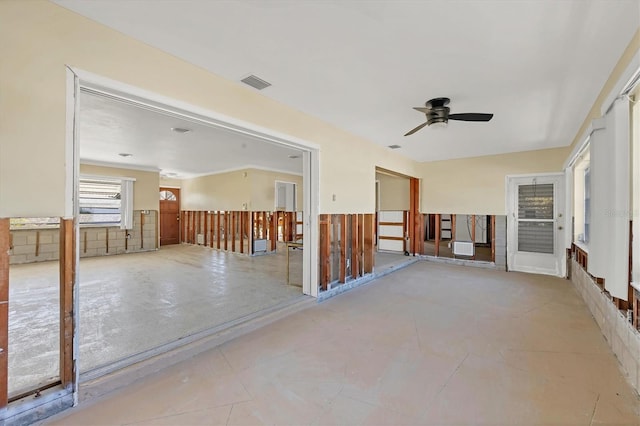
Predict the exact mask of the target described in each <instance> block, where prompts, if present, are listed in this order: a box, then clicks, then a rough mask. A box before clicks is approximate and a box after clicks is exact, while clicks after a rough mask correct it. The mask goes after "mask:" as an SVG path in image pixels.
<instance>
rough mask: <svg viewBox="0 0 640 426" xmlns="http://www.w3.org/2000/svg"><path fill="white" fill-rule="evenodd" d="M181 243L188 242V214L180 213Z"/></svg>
mask: <svg viewBox="0 0 640 426" xmlns="http://www.w3.org/2000/svg"><path fill="white" fill-rule="evenodd" d="M180 242H183V243H186V242H187V212H186V211H184V210H182V211H181V212H180Z"/></svg>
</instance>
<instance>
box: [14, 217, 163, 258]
mask: <svg viewBox="0 0 640 426" xmlns="http://www.w3.org/2000/svg"><path fill="white" fill-rule="evenodd" d="M143 222H144V223H143ZM157 229H158V212H157V211H156V210H147V211H142V210H134V212H133V229H130V230H123V229H120V228H119V227H114V226H110V227H103V226H87V227H81V228H80V239H79V240H78V245H79V248H80V257H95V256H107V255H112V254H124V253H137V252H141V251H150V250H155V249H156V248H157V244H156V241H157V236H158V234H157ZM59 248H60V230H59V229H58V228H55V229H19V230H12V231H11V248H10V251H9V254H10V257H9V262H10V263H11V264H12V265H16V264H21V263H33V262H44V261H48V260H58V254H59Z"/></svg>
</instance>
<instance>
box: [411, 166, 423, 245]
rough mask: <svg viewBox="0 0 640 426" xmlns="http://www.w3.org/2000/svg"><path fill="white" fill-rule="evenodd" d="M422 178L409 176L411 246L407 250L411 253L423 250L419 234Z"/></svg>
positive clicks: (420, 232)
mask: <svg viewBox="0 0 640 426" xmlns="http://www.w3.org/2000/svg"><path fill="white" fill-rule="evenodd" d="M419 216H420V180H419V179H417V178H413V177H412V178H409V247H408V248H407V250H408V251H409V252H410V253H411V254H414V255H415V254H418V253H420V252H421V250H420V247H421V246H422V244H421V241H420V237H419V235H421V234H422V231H421V230H420V218H419Z"/></svg>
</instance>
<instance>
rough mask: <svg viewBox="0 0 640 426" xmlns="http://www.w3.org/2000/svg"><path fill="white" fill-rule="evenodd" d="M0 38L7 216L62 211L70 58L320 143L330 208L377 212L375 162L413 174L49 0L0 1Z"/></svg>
mask: <svg viewBox="0 0 640 426" xmlns="http://www.w3.org/2000/svg"><path fill="white" fill-rule="evenodd" d="M0 39H2V40H5V41H6V42H5V43H2V44H0V54H2V55H3V56H4V57H11V58H13V60H11V61H4V62H3V64H2V67H0V92H2V93H3V96H2V97H1V98H0V116H1V117H2V125H0V132H1V133H0V140H1V141H2V153H1V155H0V197H1V198H0V217H21V216H33V217H36V216H40V217H43V216H63V215H64V213H65V206H66V205H68V203H69V201H70V200H65V193H66V192H65V187H66V185H67V183H66V181H65V179H66V170H65V161H66V150H67V144H66V132H67V129H66V112H67V97H66V94H67V74H66V73H67V66H71V67H73V68H75V69H79V70H84V71H88V72H91V73H93V74H96V75H99V76H102V77H105V78H108V79H111V80H114V81H118V82H122V83H124V84H127V85H131V86H134V87H138V88H140V89H143V90H146V91H149V92H152V93H157V94H159V95H161V96H165V97H167V98H172V99H178V100H180V101H182V102H185V103H188V104H190V105H193V106H195V107H197V108H201V109H204V110H209V111H214V112H215V113H217V114H220V115H225V116H228V117H231V118H232V119H235V120H241V121H243V122H246V123H251V124H252V125H255V126H260V127H262V128H265V129H270V130H271V131H273V132H276V133H279V134H285V135H290V136H292V137H294V138H297V139H299V140H302V141H306V142H309V143H311V144H314V145H315V146H317V147H318V148H319V150H320V170H319V175H320V181H321V184H320V194H319V200H320V210H321V212H323V213H325V212H326V213H332V212H336V213H343V212H354V213H359V212H362V213H370V212H373V211H374V210H375V206H374V203H375V183H374V182H375V166H376V165H377V166H380V167H383V168H386V169H389V170H395V171H397V172H399V173H403V174H406V175H409V176H415V175H416V170H415V169H416V163H415V162H413V161H411V160H409V159H408V158H406V157H404V156H401V155H400V154H398V153H395V152H392V151H391V150H390V149H388V148H386V147H382V146H379V145H376V144H373V143H371V142H370V141H367V140H365V139H363V138H360V137H357V136H355V135H353V134H351V133H348V132H346V131H343V130H340V129H338V128H336V127H334V126H332V125H329V124H327V123H325V122H323V121H321V120H318V119H316V118H314V117H311V116H309V115H306V114H304V113H302V112H300V111H297V110H295V109H293V108H290V107H287V106H285V105H283V104H281V103H279V102H276V101H274V100H272V99H269V98H267V97H265V96H263V95H262V94H260V93H258V92H256V91H255V90H253V89H251V88H248V87H247V88H245V87H242V86H241V85H240V84H238V83H237V82H234V81H228V80H225V79H223V78H221V77H219V76H216V75H214V74H212V73H209V72H207V71H206V70H204V69H202V68H199V67H196V66H194V65H191V64H189V63H187V62H185V61H182V60H180V59H178V58H176V57H175V56H172V55H169V54H167V53H164V52H162V51H160V50H158V49H155V48H152V47H150V46H148V45H146V44H144V43H142V42H139V41H136V40H134V39H132V38H130V37H127V36H125V35H123V34H122V33H119V32H117V31H114V30H112V29H109V28H107V27H105V26H103V25H100V24H98V23H96V22H94V21H91V20H89V19H87V18H84V17H82V16H80V15H78V14H76V13H73V12H71V11H69V10H67V9H65V8H63V7H61V6H58V5H56V4H53V3H51V2H48V1H44V0H33V1H28V2H19V1H4V2H0ZM34 123H38V125H37V126H36V125H34ZM33 153H38V155H37V156H34V155H33ZM43 176H46V184H45V185H43V181H42V177H43ZM345 182H348V183H349V184H348V185H345ZM334 195H335V197H334ZM334 200H335V201H334ZM189 208H191V209H198V208H200V207H198V206H195V205H194V206H191V207H189Z"/></svg>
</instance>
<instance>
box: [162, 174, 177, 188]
mask: <svg viewBox="0 0 640 426" xmlns="http://www.w3.org/2000/svg"><path fill="white" fill-rule="evenodd" d="M160 186H162V187H166V188H182V179H175V178H170V177H167V176H162V175H160Z"/></svg>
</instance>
